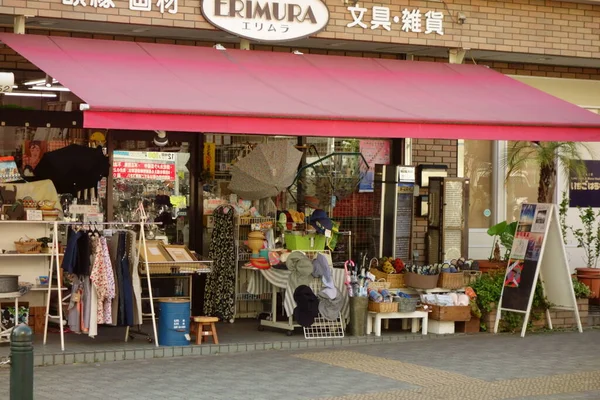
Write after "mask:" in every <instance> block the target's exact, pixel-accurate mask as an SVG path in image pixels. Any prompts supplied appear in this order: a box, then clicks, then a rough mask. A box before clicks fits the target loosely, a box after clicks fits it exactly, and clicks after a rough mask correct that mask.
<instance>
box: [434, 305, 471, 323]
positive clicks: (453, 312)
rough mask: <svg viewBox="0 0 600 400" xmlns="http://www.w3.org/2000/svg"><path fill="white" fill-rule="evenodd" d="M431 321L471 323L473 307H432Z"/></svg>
mask: <svg viewBox="0 0 600 400" xmlns="http://www.w3.org/2000/svg"><path fill="white" fill-rule="evenodd" d="M429 307H431V313H430V314H429V319H433V320H435V321H470V320H471V307H469V306H434V305H430V306H429Z"/></svg>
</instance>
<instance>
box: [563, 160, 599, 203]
mask: <svg viewBox="0 0 600 400" xmlns="http://www.w3.org/2000/svg"><path fill="white" fill-rule="evenodd" d="M584 163H585V165H586V167H587V173H586V176H585V177H578V176H576V175H574V174H571V179H570V182H569V206H571V207H600V161H592V160H585V161H584Z"/></svg>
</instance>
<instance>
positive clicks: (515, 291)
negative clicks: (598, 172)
mask: <svg viewBox="0 0 600 400" xmlns="http://www.w3.org/2000/svg"><path fill="white" fill-rule="evenodd" d="M538 279H540V280H541V284H542V289H543V290H544V295H545V296H546V298H547V299H548V301H549V302H550V303H551V304H552V307H553V308H555V309H560V310H568V311H573V312H574V317H575V319H576V321H577V327H578V329H579V332H583V328H582V326H581V319H580V317H579V310H578V309H577V299H576V298H575V292H574V290H573V282H572V280H571V273H570V271H569V264H568V260H567V252H566V250H565V246H564V242H563V239H562V234H561V228H560V224H559V219H558V210H557V207H556V206H555V205H554V204H527V203H526V204H523V205H522V206H521V213H520V216H519V221H518V223H517V230H516V232H515V238H514V241H513V246H512V249H511V253H510V259H509V261H508V265H507V268H506V273H505V275H504V285H503V287H502V294H501V296H500V304H499V305H498V308H497V311H496V323H495V325H494V333H496V332H498V326H499V324H500V318H501V316H502V311H512V312H516V313H521V314H525V318H524V319H523V327H522V329H521V337H524V336H525V331H526V330H527V322H528V321H529V316H530V315H531V306H532V303H533V296H534V293H535V287H536V284H537V281H538ZM546 321H547V322H548V327H549V328H550V329H552V321H551V320H550V311H549V310H546Z"/></svg>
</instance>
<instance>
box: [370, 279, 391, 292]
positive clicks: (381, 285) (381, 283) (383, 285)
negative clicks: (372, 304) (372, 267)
mask: <svg viewBox="0 0 600 400" xmlns="http://www.w3.org/2000/svg"><path fill="white" fill-rule="evenodd" d="M367 287H368V288H369V289H374V290H381V289H389V288H390V287H391V283H389V282H386V280H385V279H378V280H377V281H376V282H369V285H368V286H367Z"/></svg>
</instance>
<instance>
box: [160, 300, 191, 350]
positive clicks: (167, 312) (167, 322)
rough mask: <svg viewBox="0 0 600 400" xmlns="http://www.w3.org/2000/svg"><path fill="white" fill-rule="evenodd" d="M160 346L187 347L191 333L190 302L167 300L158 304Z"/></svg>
mask: <svg viewBox="0 0 600 400" xmlns="http://www.w3.org/2000/svg"><path fill="white" fill-rule="evenodd" d="M158 310H159V317H158V344H159V345H161V346H187V345H189V344H190V341H189V340H188V339H187V338H188V337H189V333H190V301H189V300H183V299H165V300H159V302H158Z"/></svg>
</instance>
